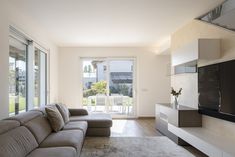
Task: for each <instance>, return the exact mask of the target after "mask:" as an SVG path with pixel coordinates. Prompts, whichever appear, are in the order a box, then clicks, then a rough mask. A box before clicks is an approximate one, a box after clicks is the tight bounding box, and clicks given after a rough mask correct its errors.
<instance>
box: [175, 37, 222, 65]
mask: <svg viewBox="0 0 235 157" xmlns="http://www.w3.org/2000/svg"><path fill="white" fill-rule="evenodd" d="M220 49H221V48H220V39H197V40H195V41H193V42H190V43H188V44H186V45H184V46H182V47H180V48H178V49H177V50H175V51H173V52H172V56H171V61H172V66H176V65H180V64H184V63H187V62H191V61H195V60H200V59H202V60H214V59H219V58H220Z"/></svg>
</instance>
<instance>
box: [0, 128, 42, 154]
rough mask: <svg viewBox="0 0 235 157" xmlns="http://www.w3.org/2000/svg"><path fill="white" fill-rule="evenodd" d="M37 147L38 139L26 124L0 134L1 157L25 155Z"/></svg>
mask: <svg viewBox="0 0 235 157" xmlns="http://www.w3.org/2000/svg"><path fill="white" fill-rule="evenodd" d="M36 147H38V143H37V141H36V139H35V138H34V136H33V135H32V133H31V132H30V131H29V130H28V129H27V128H26V127H24V126H21V127H17V128H15V129H12V130H10V131H8V132H5V133H3V134H1V135H0V156H1V157H16V156H17V157H25V156H26V155H27V154H29V153H30V152H31V151H32V150H34V149H35V148H36Z"/></svg>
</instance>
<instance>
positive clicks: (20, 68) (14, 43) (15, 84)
mask: <svg viewBox="0 0 235 157" xmlns="http://www.w3.org/2000/svg"><path fill="white" fill-rule="evenodd" d="M9 43H10V46H9V114H10V115H14V114H18V113H19V112H24V111H26V110H27V107H26V89H27V87H26V58H27V57H26V56H27V55H26V53H27V51H26V50H27V45H25V44H23V43H21V42H19V41H18V40H15V39H13V38H10V39H9Z"/></svg>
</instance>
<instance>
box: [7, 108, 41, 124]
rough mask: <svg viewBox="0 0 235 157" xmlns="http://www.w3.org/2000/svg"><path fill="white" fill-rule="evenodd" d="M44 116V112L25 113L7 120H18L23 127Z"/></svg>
mask: <svg viewBox="0 0 235 157" xmlns="http://www.w3.org/2000/svg"><path fill="white" fill-rule="evenodd" d="M41 115H43V113H42V112H39V111H28V112H24V113H21V114H18V115H16V116H13V117H10V118H7V119H8V120H16V121H18V122H20V124H21V125H23V124H25V123H27V122H28V121H30V120H32V119H34V118H36V117H38V116H41Z"/></svg>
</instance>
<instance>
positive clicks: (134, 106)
mask: <svg viewBox="0 0 235 157" xmlns="http://www.w3.org/2000/svg"><path fill="white" fill-rule="evenodd" d="M95 59H97V60H104V61H106V64H107V74H106V79H107V80H108V81H107V89H108V92H109V79H110V76H109V72H110V71H109V70H110V69H109V68H110V67H109V62H110V61H115V60H124V61H125V60H130V61H133V82H132V93H133V115H113V118H136V117H137V92H136V91H137V61H136V60H137V59H136V57H132V56H127V57H80V60H81V63H82V64H81V65H80V66H83V61H84V60H95ZM81 73H82V74H80V76H81V77H82V79H81V80H82V83H81V84H82V87H83V79H84V78H83V67H82V70H81ZM81 93H83V88H81ZM81 101H82V102H81V104H82V106H83V96H82V99H81Z"/></svg>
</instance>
